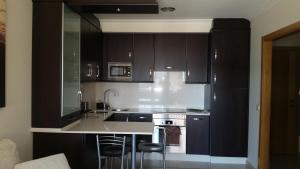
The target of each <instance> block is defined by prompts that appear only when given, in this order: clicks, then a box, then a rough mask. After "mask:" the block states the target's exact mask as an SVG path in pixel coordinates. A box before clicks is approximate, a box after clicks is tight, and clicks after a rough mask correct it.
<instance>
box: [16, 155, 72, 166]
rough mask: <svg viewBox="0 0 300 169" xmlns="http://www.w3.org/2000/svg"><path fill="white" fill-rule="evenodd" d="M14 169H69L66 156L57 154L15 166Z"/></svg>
mask: <svg viewBox="0 0 300 169" xmlns="http://www.w3.org/2000/svg"><path fill="white" fill-rule="evenodd" d="M15 169H71V168H70V166H69V164H68V161H67V159H66V156H65V155H64V154H57V155H52V156H48V157H45V158H40V159H36V160H32V161H27V162H24V163H20V164H17V165H16V166H15Z"/></svg>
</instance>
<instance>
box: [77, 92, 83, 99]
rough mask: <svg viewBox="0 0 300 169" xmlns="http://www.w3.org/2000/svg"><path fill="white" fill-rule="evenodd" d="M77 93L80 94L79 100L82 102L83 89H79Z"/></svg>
mask: <svg viewBox="0 0 300 169" xmlns="http://www.w3.org/2000/svg"><path fill="white" fill-rule="evenodd" d="M77 94H78V96H79V101H80V102H81V101H82V92H81V90H79V91H78V92H77Z"/></svg>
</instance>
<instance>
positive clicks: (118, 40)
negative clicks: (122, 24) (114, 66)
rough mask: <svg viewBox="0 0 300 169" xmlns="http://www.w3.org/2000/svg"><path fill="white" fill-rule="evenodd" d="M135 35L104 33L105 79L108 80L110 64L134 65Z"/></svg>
mask: <svg viewBox="0 0 300 169" xmlns="http://www.w3.org/2000/svg"><path fill="white" fill-rule="evenodd" d="M133 60H134V53H133V33H104V34H103V77H104V79H103V80H104V81H106V80H108V77H107V72H108V63H109V62H126V63H132V62H133Z"/></svg>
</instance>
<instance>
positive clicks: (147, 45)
mask: <svg viewBox="0 0 300 169" xmlns="http://www.w3.org/2000/svg"><path fill="white" fill-rule="evenodd" d="M153 71H154V35H153V34H135V35H134V62H133V81H135V82H153V73H154V72H153Z"/></svg>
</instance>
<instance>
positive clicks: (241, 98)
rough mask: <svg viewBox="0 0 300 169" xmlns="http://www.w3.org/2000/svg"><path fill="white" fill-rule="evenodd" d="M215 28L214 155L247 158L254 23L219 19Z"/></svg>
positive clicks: (212, 119)
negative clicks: (251, 47)
mask: <svg viewBox="0 0 300 169" xmlns="http://www.w3.org/2000/svg"><path fill="white" fill-rule="evenodd" d="M228 23H231V24H228ZM213 25H214V27H213V29H212V32H211V119H210V129H211V134H210V135H211V155H213V156H229V157H246V156H247V146H248V114H249V113H248V111H249V110H248V108H249V106H248V104H249V99H248V97H249V62H250V52H249V49H250V24H249V22H248V21H247V20H245V19H215V20H214V24H213ZM228 27H229V28H228Z"/></svg>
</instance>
